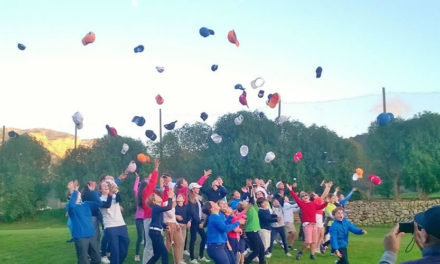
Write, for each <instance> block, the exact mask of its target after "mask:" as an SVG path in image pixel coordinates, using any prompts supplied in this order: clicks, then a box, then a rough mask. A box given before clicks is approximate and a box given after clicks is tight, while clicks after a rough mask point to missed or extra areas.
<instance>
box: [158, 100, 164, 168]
mask: <svg viewBox="0 0 440 264" xmlns="http://www.w3.org/2000/svg"><path fill="white" fill-rule="evenodd" d="M159 145H160V159H161V160H162V150H163V147H162V108H159Z"/></svg>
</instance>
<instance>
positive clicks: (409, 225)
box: [399, 221, 414, 234]
mask: <svg viewBox="0 0 440 264" xmlns="http://www.w3.org/2000/svg"><path fill="white" fill-rule="evenodd" d="M400 232H403V233H410V234H412V233H414V222H413V221H412V222H402V223H399V233H400Z"/></svg>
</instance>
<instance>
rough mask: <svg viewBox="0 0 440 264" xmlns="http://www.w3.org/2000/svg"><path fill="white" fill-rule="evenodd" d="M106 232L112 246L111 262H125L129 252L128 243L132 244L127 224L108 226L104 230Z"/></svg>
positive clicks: (110, 246) (114, 263)
mask: <svg viewBox="0 0 440 264" xmlns="http://www.w3.org/2000/svg"><path fill="white" fill-rule="evenodd" d="M104 233H105V235H104V236H105V237H107V241H108V245H109V248H110V263H111V264H121V263H124V260H125V258H126V257H127V253H128V245H129V244H130V239H129V238H128V232H127V226H125V225H124V226H116V227H108V228H106V229H105V230H104Z"/></svg>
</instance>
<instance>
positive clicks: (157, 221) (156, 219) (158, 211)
mask: <svg viewBox="0 0 440 264" xmlns="http://www.w3.org/2000/svg"><path fill="white" fill-rule="evenodd" d="M172 207H173V199H171V198H169V199H168V204H167V205H166V206H159V205H157V204H153V207H151V223H150V227H156V228H163V226H164V224H163V212H166V211H168V210H171V208H172Z"/></svg>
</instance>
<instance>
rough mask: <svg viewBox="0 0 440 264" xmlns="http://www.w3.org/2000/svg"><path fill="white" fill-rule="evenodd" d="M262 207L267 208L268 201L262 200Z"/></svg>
mask: <svg viewBox="0 0 440 264" xmlns="http://www.w3.org/2000/svg"><path fill="white" fill-rule="evenodd" d="M260 207H261V208H264V209H266V207H267V201H264V202H262V203H261V205H260Z"/></svg>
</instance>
